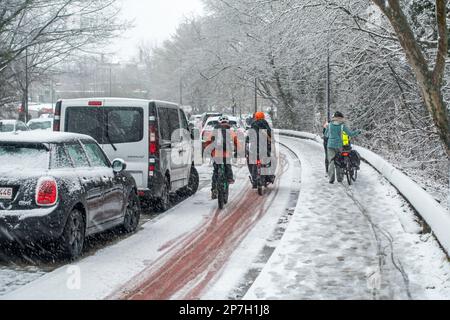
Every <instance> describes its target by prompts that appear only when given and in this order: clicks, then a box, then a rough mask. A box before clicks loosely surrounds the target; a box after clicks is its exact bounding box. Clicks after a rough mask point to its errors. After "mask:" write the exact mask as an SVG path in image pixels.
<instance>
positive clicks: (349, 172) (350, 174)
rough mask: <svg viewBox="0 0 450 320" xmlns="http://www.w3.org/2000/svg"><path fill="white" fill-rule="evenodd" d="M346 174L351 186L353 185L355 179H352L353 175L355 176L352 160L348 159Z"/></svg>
mask: <svg viewBox="0 0 450 320" xmlns="http://www.w3.org/2000/svg"><path fill="white" fill-rule="evenodd" d="M345 175H346V177H347V182H348V185H349V186H351V185H352V182H353V180H352V177H353V168H352V166H351V164H350V161H348V160H347V161H346V166H345Z"/></svg>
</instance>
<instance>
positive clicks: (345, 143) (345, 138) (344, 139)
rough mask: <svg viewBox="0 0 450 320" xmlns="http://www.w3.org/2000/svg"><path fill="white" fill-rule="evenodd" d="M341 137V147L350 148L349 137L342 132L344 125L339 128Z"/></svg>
mask: <svg viewBox="0 0 450 320" xmlns="http://www.w3.org/2000/svg"><path fill="white" fill-rule="evenodd" d="M341 136H342V145H343V146H344V147H349V146H350V137H349V135H348V134H347V133H346V132H345V131H344V125H342V126H341Z"/></svg>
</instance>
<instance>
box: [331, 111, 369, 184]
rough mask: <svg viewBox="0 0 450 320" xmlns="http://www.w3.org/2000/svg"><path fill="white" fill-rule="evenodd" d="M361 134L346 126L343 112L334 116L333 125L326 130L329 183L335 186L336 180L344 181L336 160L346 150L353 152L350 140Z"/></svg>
mask: <svg viewBox="0 0 450 320" xmlns="http://www.w3.org/2000/svg"><path fill="white" fill-rule="evenodd" d="M360 134H361V131H360V130H357V131H351V130H350V129H349V128H348V127H347V126H346V125H345V117H344V115H343V114H342V113H341V112H336V113H335V114H334V116H333V119H332V121H331V123H330V124H329V125H328V127H327V129H326V130H325V137H327V138H328V144H327V149H328V159H329V160H330V164H329V168H328V176H329V182H330V183H331V184H333V183H334V182H335V180H336V175H337V180H338V182H342V181H343V174H342V170H341V168H340V167H339V166H336V162H335V159H336V157H338V156H339V155H340V154H341V152H342V151H343V150H344V148H346V149H348V148H350V150H351V144H350V138H352V137H356V136H358V135H360Z"/></svg>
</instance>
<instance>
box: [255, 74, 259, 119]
mask: <svg viewBox="0 0 450 320" xmlns="http://www.w3.org/2000/svg"><path fill="white" fill-rule="evenodd" d="M256 112H258V78H255V113H256Z"/></svg>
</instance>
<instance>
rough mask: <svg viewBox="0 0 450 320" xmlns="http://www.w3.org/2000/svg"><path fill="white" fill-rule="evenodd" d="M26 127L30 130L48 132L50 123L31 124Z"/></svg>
mask: <svg viewBox="0 0 450 320" xmlns="http://www.w3.org/2000/svg"><path fill="white" fill-rule="evenodd" d="M28 127H29V128H30V129H31V130H48V129H51V127H52V122H51V121H41V122H31V123H30V124H29V125H28Z"/></svg>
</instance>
